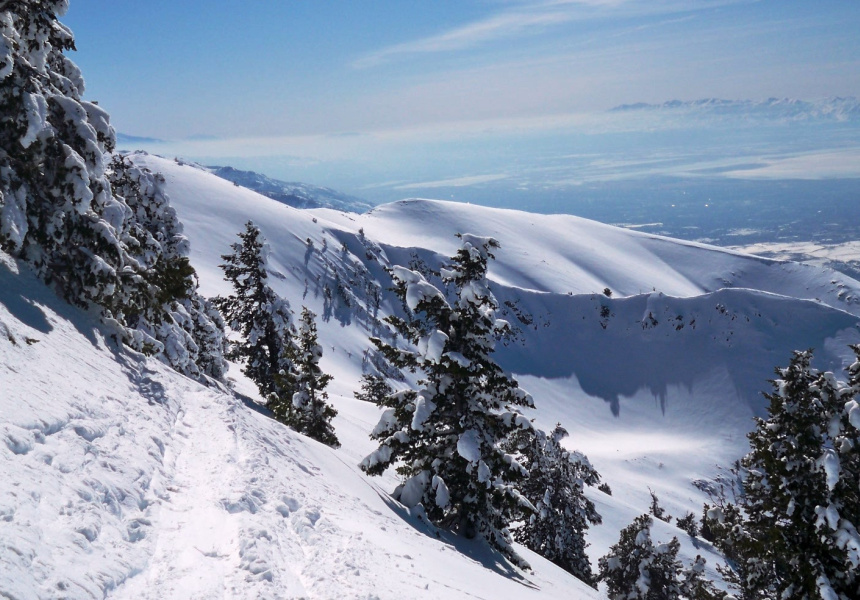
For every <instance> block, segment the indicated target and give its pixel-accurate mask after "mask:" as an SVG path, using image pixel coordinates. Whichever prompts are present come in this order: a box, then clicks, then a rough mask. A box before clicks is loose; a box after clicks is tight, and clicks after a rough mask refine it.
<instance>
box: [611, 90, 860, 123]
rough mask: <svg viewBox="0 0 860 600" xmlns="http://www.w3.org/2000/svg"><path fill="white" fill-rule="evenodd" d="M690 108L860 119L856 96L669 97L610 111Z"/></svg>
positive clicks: (795, 117)
mask: <svg viewBox="0 0 860 600" xmlns="http://www.w3.org/2000/svg"><path fill="white" fill-rule="evenodd" d="M634 111H648V112H658V111H659V112H688V113H692V114H696V113H699V114H703V115H708V116H727V117H746V118H754V119H764V120H793V121H817V120H826V121H860V100H858V99H857V98H854V97H851V96H849V97H846V98H840V97H836V98H825V99H822V100H812V101H809V100H796V99H791V98H768V99H767V100H723V99H720V98H704V99H701V100H669V101H668V102H663V103H662V104H648V103H645V102H637V103H635V104H622V105H620V106H616V107H615V108H612V109H611V110H610V112H616V113H617V112H634Z"/></svg>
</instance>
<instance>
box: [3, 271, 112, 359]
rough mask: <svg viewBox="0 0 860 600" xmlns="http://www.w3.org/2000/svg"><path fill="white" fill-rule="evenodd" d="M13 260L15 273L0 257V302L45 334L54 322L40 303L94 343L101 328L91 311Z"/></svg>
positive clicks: (17, 317)
mask: <svg viewBox="0 0 860 600" xmlns="http://www.w3.org/2000/svg"><path fill="white" fill-rule="evenodd" d="M15 262H16V263H17V266H18V272H17V273H16V272H15V271H13V270H12V269H11V268H10V266H9V264H8V263H6V262H5V261H3V260H0V304H2V305H3V306H4V307H5V308H6V309H7V310H8V311H9V313H10V314H11V315H12V316H13V317H14V318H16V319H17V320H19V321H20V322H22V323H24V324H25V325H27V326H29V327H32V328H33V329H35V330H36V331H38V332H40V333H43V334H46V335H47V334H49V333H50V332H51V331H53V329H54V326H53V325H52V324H51V323H50V321H49V319H48V315H47V313H46V312H45V310H44V309H43V308H42V306H44V307H46V308H48V309H50V311H52V312H54V313H56V314H57V316H59V317H60V318H61V319H63V320H65V321H67V322H69V323H70V324H71V325H72V326H73V327H74V328H75V329H76V330H77V331H78V333H80V334H81V335H82V336H84V337H85V338H86V339H87V340H88V341H89V342H90V343H91V344H92V345H93V346H98V345H99V342H98V337H97V336H96V332H97V331H99V330H100V329H101V328H102V326H101V324H100V323H99V322H98V318H97V317H96V316H94V314H93V313H92V312H91V311H87V310H85V309H81V308H79V307H76V306H72V305H71V304H69V303H68V302H67V301H66V300H64V299H63V298H61V297H59V296H58V295H57V294H56V293H55V291H54V290H52V289H51V288H50V287H49V286H48V285H46V284H45V283H44V282H42V281H40V280H39V279H38V278H37V277H36V276H35V274H34V273H33V272H32V271H31V270H30V268H29V267H28V266H27V265H26V264H24V263H22V262H21V261H15Z"/></svg>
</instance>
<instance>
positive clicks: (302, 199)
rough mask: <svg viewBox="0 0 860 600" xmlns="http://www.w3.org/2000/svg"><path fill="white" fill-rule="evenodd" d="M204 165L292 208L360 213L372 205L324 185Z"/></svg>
mask: <svg viewBox="0 0 860 600" xmlns="http://www.w3.org/2000/svg"><path fill="white" fill-rule="evenodd" d="M207 169H209V170H210V171H211V172H212V173H214V174H215V175H217V176H218V177H221V178H223V179H226V180H227V181H232V182H233V183H235V184H236V185H241V186H242V187H246V188H248V189H249V190H254V191H255V192H257V193H259V194H262V195H263V196H266V197H267V198H271V199H272V200H277V201H278V202H282V203H284V204H287V205H289V206H294V207H295V208H331V209H333V210H343V211H346V212H356V213H362V212H365V211H368V210H370V209H371V208H372V205H371V204H369V203H368V202H366V201H364V200H362V199H361V198H356V197H355V196H349V195H347V194H342V193H340V192H337V191H335V190H333V189H331V188H327V187H319V186H316V185H310V184H308V183H299V182H295V181H293V182H287V181H281V180H279V179H272V178H271V177H267V176H265V175H263V174H261V173H255V172H254V171H241V170H239V169H234V168H233V167H207Z"/></svg>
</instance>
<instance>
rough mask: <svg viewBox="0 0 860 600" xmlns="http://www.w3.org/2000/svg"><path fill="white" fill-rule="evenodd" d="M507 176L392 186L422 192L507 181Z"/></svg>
mask: <svg viewBox="0 0 860 600" xmlns="http://www.w3.org/2000/svg"><path fill="white" fill-rule="evenodd" d="M507 178H508V175H504V174H498V175H471V176H468V177H456V178H454V179H440V180H438V181H425V182H422V183H409V184H406V185H397V186H394V189H395V190H423V189H432V188H443V187H468V186H470V185H478V184H481V183H489V182H491V181H499V180H501V179H507Z"/></svg>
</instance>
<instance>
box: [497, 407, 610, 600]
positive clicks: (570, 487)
mask: <svg viewBox="0 0 860 600" xmlns="http://www.w3.org/2000/svg"><path fill="white" fill-rule="evenodd" d="M567 435H568V433H567V431H566V430H565V429H564V428H563V427H562V426H561V424H558V425H556V427H555V429H553V431H552V432H550V433H549V434H546V433H544V432H543V431H540V430H536V431H531V430H526V431H518V432H516V433H515V434H514V435H513V436H512V438H511V440H510V442H509V443H508V444H506V447H507V448H509V449H510V450H511V451H512V452H514V453H516V456H517V458H518V459H519V461H520V462H521V464H522V465H523V466H524V467H525V468H526V470H527V471H528V478H527V479H525V480H524V481H522V482H521V483H520V484H519V487H520V491H521V492H522V493H523V495H524V496H525V497H526V498H528V500H529V501H530V502H531V503H532V504H533V505H534V507H535V509H536V510H535V512H533V513H532V514H531V515H526V516H525V518H524V523H523V525H521V526H520V527H517V528H515V529H514V530H513V534H514V539H515V540H516V541H518V542H519V543H521V544H523V545H524V546H526V547H527V548H529V549H530V550H533V551H534V552H537V553H538V554H540V555H541V556H543V557H544V558H547V559H548V560H550V561H552V562H553V563H555V564H556V565H558V566H560V567H561V568H562V569H564V570H565V571H567V572H569V573H571V574H573V575H574V576H575V577H577V578H579V579H581V580H582V581H584V582H585V583H587V584H588V585H590V586H592V587H596V586H597V581H596V579H595V577H594V574H593V573H592V571H591V563H590V562H589V560H588V555H587V554H586V553H585V548H586V546H587V545H588V544H587V543H586V541H585V532H586V530H587V529H588V527H589V525H598V524H600V523H601V522H602V520H601V517H600V515H599V514H598V513H597V510H596V509H595V507H594V503H593V502H591V500H589V499H588V498H586V497H585V493H584V490H583V487H584V486H586V485H590V486H594V485H597V484H599V483H600V475H599V474H598V473H597V471H596V470H595V469H594V467H592V466H591V463H590V462H589V461H588V459H587V458H586V457H585V456H583V455H582V454H580V453H578V452H570V451H568V450H565V449H564V448H563V447H562V445H561V440H563V439H564V438H565V437H567Z"/></svg>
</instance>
